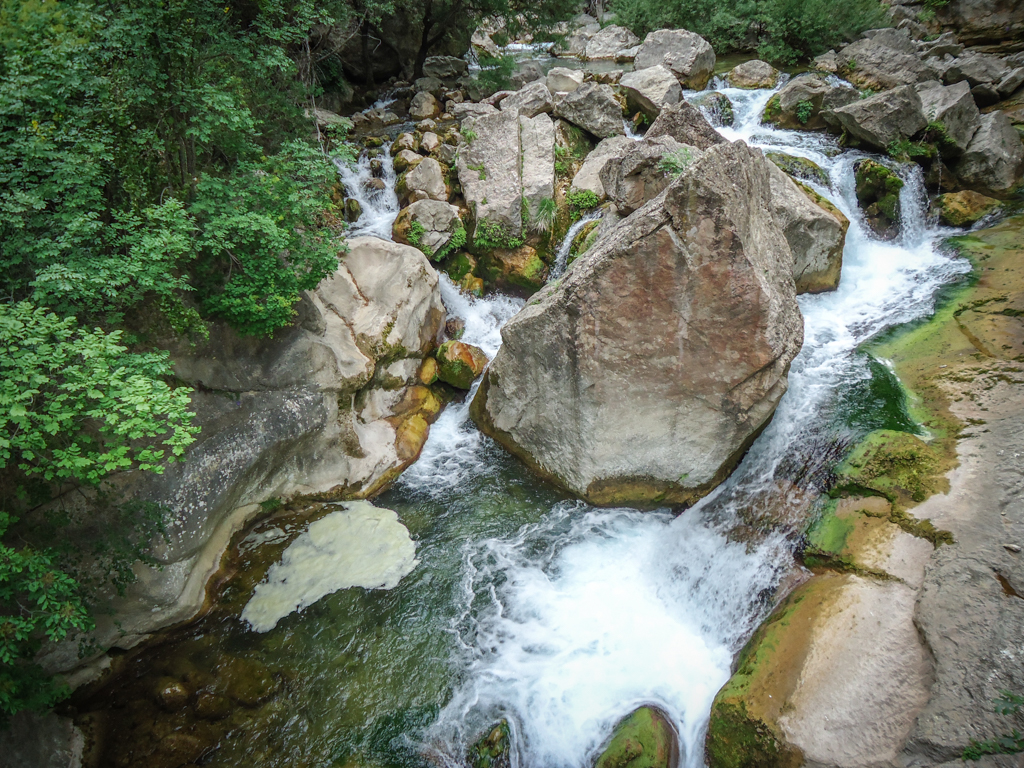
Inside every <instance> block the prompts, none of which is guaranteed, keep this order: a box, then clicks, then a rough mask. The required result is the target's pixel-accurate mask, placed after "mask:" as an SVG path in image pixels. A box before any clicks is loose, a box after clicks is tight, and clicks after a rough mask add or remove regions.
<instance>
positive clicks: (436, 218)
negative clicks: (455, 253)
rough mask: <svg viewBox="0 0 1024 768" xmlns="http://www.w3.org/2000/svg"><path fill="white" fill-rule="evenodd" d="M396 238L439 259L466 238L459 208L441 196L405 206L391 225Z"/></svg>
mask: <svg viewBox="0 0 1024 768" xmlns="http://www.w3.org/2000/svg"><path fill="white" fill-rule="evenodd" d="M392 237H393V238H394V239H395V242H398V243H405V244H406V245H411V246H413V247H415V248H419V249H420V250H421V251H423V253H424V255H426V256H427V258H429V259H433V260H434V261H439V260H440V259H443V258H444V257H445V256H447V255H448V253H449V252H450V251H452V250H453V249H455V248H459V247H461V246H462V245H464V244H465V242H466V228H465V227H464V226H463V225H462V219H460V218H459V209H458V208H456V207H455V206H454V205H449V204H448V203H445V202H442V201H440V200H417V201H416V202H415V203H413V204H412V205H410V206H409V207H407V208H403V209H402V211H401V212H400V213H399V214H398V218H396V219H395V223H394V226H393V227H392Z"/></svg>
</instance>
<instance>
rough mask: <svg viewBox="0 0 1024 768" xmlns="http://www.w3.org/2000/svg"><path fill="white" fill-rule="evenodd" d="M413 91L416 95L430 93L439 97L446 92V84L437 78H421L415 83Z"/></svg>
mask: <svg viewBox="0 0 1024 768" xmlns="http://www.w3.org/2000/svg"><path fill="white" fill-rule="evenodd" d="M412 89H413V90H414V91H416V93H429V94H431V95H432V96H434V97H438V96H439V95H440V94H441V92H442V91H444V83H442V82H441V81H440V80H439V79H438V78H436V77H420V78H417V79H416V80H415V81H414V82H413V84H412ZM421 119H422V118H421Z"/></svg>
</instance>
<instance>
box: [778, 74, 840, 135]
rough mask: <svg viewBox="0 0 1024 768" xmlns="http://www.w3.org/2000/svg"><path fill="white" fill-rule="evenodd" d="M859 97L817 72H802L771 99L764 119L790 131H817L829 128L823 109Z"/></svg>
mask: <svg viewBox="0 0 1024 768" xmlns="http://www.w3.org/2000/svg"><path fill="white" fill-rule="evenodd" d="M858 100H860V94H859V93H857V91H856V90H854V89H853V88H847V87H844V86H836V85H832V84H830V83H829V82H828V81H827V80H826V79H825V78H824V77H822V76H821V75H817V74H806V75H799V76H797V77H794V78H793V79H792V80H790V81H789V82H788V83H786V84H785V85H784V86H782V88H781V89H779V92H778V93H776V94H775V95H774V96H772V97H771V98H770V99H769V100H768V103H767V104H766V105H765V108H764V114H763V116H762V120H763V121H764V122H766V123H769V124H771V125H775V126H778V127H779V128H785V129H788V130H797V131H799V130H804V131H817V130H821V129H823V128H825V127H826V122H825V116H824V114H822V113H823V112H827V111H828V110H833V109H837V108H839V107H845V106H847V105H848V104H853V103H854V102H855V101H858Z"/></svg>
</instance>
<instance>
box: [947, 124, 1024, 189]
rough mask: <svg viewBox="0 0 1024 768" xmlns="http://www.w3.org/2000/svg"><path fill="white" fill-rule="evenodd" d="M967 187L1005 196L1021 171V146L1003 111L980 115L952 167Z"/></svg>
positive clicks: (1023, 156) (1023, 170) (1023, 164)
mask: <svg viewBox="0 0 1024 768" xmlns="http://www.w3.org/2000/svg"><path fill="white" fill-rule="evenodd" d="M953 170H954V172H955V173H956V175H957V178H958V179H959V180H960V183H961V184H963V185H964V186H965V187H967V188H968V189H973V190H974V191H975V192H981V193H982V194H983V195H988V196H989V197H1006V195H1007V194H1009V193H1010V192H1011V191H1012V190H1013V189H1014V188H1015V187H1016V186H1017V185H1018V184H1020V181H1021V174H1022V173H1024V146H1022V145H1021V137H1020V134H1019V133H1017V131H1016V130H1015V129H1014V127H1013V123H1011V122H1010V118H1008V117H1007V116H1006V115H1005V114H1003V113H1002V112H998V111H996V112H991V113H989V114H987V115H982V116H981V123H980V125H979V126H978V130H977V132H976V133H975V134H974V137H973V138H972V139H971V143H970V144H969V145H968V147H967V150H966V151H965V152H964V154H963V157H961V158H960V161H959V162H958V163H957V164H956V166H955V168H954V169H953Z"/></svg>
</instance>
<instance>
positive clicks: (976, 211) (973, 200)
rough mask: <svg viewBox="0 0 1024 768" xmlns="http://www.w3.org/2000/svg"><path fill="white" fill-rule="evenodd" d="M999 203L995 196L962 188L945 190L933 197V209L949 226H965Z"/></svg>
mask: <svg viewBox="0 0 1024 768" xmlns="http://www.w3.org/2000/svg"><path fill="white" fill-rule="evenodd" d="M1000 205H1001V203H1000V202H999V201H998V200H996V199H995V198H991V197H986V196H985V195H982V194H980V193H979V192H974V191H972V190H969V189H967V190H964V191H963V192H947V193H946V194H944V195H939V196H938V197H937V198H935V203H934V209H935V210H936V211H938V214H939V220H940V221H941V222H942V223H943V224H947V225H949V226H951V227H965V226H967V225H969V224H973V223H974V222H976V221H978V220H979V219H981V218H982V217H983V216H986V215H987V214H989V213H991V212H992V211H994V210H995V209H996V208H998V207H999V206H1000Z"/></svg>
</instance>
